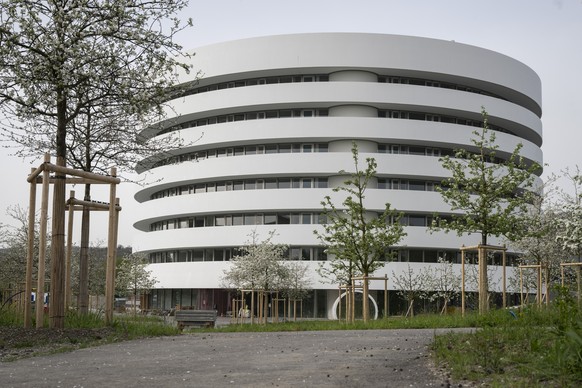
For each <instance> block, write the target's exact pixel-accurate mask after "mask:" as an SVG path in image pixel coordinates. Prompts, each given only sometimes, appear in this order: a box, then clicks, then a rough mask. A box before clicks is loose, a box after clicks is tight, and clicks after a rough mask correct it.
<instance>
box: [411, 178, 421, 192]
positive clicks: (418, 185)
mask: <svg viewBox="0 0 582 388" xmlns="http://www.w3.org/2000/svg"><path fill="white" fill-rule="evenodd" d="M408 189H409V190H416V191H425V185H424V181H412V180H411V181H408Z"/></svg>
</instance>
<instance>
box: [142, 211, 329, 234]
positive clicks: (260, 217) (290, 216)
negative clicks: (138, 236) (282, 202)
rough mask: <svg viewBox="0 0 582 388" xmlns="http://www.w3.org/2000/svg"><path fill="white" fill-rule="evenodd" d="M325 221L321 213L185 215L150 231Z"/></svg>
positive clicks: (157, 225)
mask: <svg viewBox="0 0 582 388" xmlns="http://www.w3.org/2000/svg"><path fill="white" fill-rule="evenodd" d="M325 223H326V218H325V216H324V215H322V214H320V213H283V212H281V213H238V214H220V215H210V216H199V217H185V218H176V219H171V220H164V221H159V222H154V223H153V224H151V225H150V231H156V230H167V229H182V228H203V227H211V226H240V225H290V224H303V225H309V224H325Z"/></svg>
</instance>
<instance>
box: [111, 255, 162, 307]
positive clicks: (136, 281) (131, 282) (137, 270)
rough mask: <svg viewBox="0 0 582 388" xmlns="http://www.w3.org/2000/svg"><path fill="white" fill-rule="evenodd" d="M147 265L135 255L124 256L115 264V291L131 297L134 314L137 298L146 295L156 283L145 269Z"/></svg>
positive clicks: (141, 256)
mask: <svg viewBox="0 0 582 388" xmlns="http://www.w3.org/2000/svg"><path fill="white" fill-rule="evenodd" d="M147 264H148V260H147V258H146V257H145V256H144V255H141V254H137V253H132V254H129V255H125V256H124V257H123V258H122V259H121V260H120V261H119V262H118V264H117V270H116V272H117V274H116V276H117V278H116V282H115V289H116V291H117V293H118V294H119V295H131V296H133V301H134V304H133V306H134V312H135V307H136V306H137V300H138V297H139V296H140V295H141V294H143V293H148V292H149V291H150V290H151V289H152V288H154V287H155V285H156V283H157V282H158V281H157V280H156V278H155V277H153V276H152V274H151V271H150V270H148V269H147V268H146V266H147Z"/></svg>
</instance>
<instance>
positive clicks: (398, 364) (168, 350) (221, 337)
mask: <svg viewBox="0 0 582 388" xmlns="http://www.w3.org/2000/svg"><path fill="white" fill-rule="evenodd" d="M434 334H435V330H433V329H427V330H369V331H359V330H358V331H324V332H286V333H211V334H206V333H204V334H202V333H199V334H196V333H194V334H188V335H182V336H179V337H164V338H153V339H145V340H137V341H128V342H122V343H117V344H110V345H105V346H100V347H95V348H89V349H81V350H77V351H74V352H71V353H63V354H54V355H50V356H44V357H36V358H31V359H24V360H19V361H15V362H9V363H2V364H0V386H2V387H103V386H106V387H142V388H143V387H241V386H242V387H425V386H437V387H438V386H447V384H448V381H446V378H444V377H442V376H440V377H437V375H435V374H434V373H433V371H432V370H431V368H430V361H429V350H428V345H429V344H430V343H431V341H432V338H433V336H434Z"/></svg>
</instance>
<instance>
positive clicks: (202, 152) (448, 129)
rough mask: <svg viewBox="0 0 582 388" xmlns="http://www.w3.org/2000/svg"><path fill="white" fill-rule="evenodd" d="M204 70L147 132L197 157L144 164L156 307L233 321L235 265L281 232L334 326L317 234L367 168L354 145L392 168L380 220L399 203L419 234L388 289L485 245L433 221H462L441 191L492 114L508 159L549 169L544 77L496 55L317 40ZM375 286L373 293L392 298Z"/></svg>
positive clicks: (319, 311)
mask: <svg viewBox="0 0 582 388" xmlns="http://www.w3.org/2000/svg"><path fill="white" fill-rule="evenodd" d="M190 61H191V63H192V66H193V69H194V72H193V74H194V73H196V71H200V72H201V74H202V77H201V78H200V80H199V81H197V82H192V81H194V80H195V78H194V77H195V76H194V75H193V74H191V75H186V74H184V75H182V76H181V82H184V83H192V87H191V88H190V89H189V90H188V92H186V93H184V95H182V96H180V97H177V98H175V99H174V100H172V101H171V106H172V109H171V110H169V111H168V119H167V120H165V121H164V122H162V123H160V126H159V127H156V129H155V130H148V131H146V132H145V133H147V134H148V136H160V137H163V136H173V135H176V136H179V138H180V139H182V141H183V142H184V144H185V145H184V146H183V147H180V148H179V149H174V150H170V151H169V152H166V153H164V154H163V155H158V156H157V157H156V158H152V159H148V160H143V161H142V162H141V163H140V165H139V166H138V172H139V173H143V174H144V178H145V180H146V181H148V182H150V184H149V185H147V186H146V187H145V188H143V189H142V190H140V191H138V192H137V193H136V195H135V198H136V200H137V201H138V202H139V203H140V214H141V218H140V219H139V220H138V221H137V222H136V223H135V227H136V228H137V229H138V230H140V231H143V232H147V233H142V234H141V235H140V237H139V238H138V239H137V241H135V243H134V246H135V248H136V249H137V250H138V251H140V252H142V253H145V254H147V255H149V258H150V263H151V264H150V266H149V269H150V270H152V271H153V275H154V276H155V277H156V279H157V280H158V283H157V286H156V289H155V290H154V292H153V293H152V294H151V296H150V305H151V307H155V308H162V309H167V308H170V307H173V306H175V305H182V306H193V307H194V308H201V309H206V308H216V309H218V310H219V313H220V314H225V313H226V312H227V311H230V298H231V296H229V294H228V291H227V290H224V289H223V287H222V284H221V277H222V276H223V273H224V270H226V269H228V268H229V265H230V263H229V260H230V258H231V257H232V256H233V255H235V254H236V253H235V252H236V249H237V248H238V247H240V246H242V245H245V243H246V242H248V240H249V235H250V234H251V233H252V232H253V231H256V233H257V234H258V235H259V237H262V238H266V237H267V235H268V233H269V232H270V231H273V230H274V231H275V233H276V234H275V237H274V239H273V242H275V243H282V244H287V245H289V260H303V262H304V263H306V264H307V265H308V266H309V268H310V269H311V270H312V271H311V273H310V276H311V286H312V288H313V291H312V292H311V293H310V295H309V298H308V300H306V301H305V302H304V316H312V317H331V316H333V311H332V306H333V305H334V303H335V301H336V299H337V296H338V291H337V285H334V284H330V283H329V281H327V280H325V279H321V278H320V277H319V276H318V274H317V271H316V268H317V267H318V266H319V265H320V264H321V263H322V262H325V260H326V254H325V251H324V249H323V247H322V246H321V245H320V242H319V241H318V239H317V237H316V236H315V235H314V233H313V231H314V230H315V229H318V230H321V229H322V226H321V222H323V220H322V218H321V216H320V213H321V211H322V206H321V201H322V200H323V198H324V197H325V196H326V195H333V192H332V190H333V188H334V187H337V186H338V185H340V184H341V183H342V182H343V180H344V178H345V177H342V176H341V175H339V174H338V171H340V170H345V171H352V170H353V160H352V155H351V147H352V142H354V141H355V142H356V144H357V145H358V148H359V152H360V155H361V157H362V158H365V157H373V158H375V160H376V162H377V165H378V166H377V180H376V181H375V182H374V187H372V188H370V189H369V190H368V192H366V203H365V206H366V208H367V209H368V210H369V211H372V212H374V211H378V212H380V211H382V210H383V208H384V204H385V203H386V202H388V203H390V204H391V206H392V207H393V208H395V209H397V210H398V211H400V212H402V213H403V214H404V217H403V220H402V222H403V223H404V225H405V231H406V233H407V236H406V237H405V238H404V239H403V240H402V241H401V243H400V245H399V246H398V247H393V249H395V250H397V252H398V255H397V256H398V257H397V259H396V260H395V261H392V262H388V263H386V264H385V266H384V267H383V268H382V269H380V270H378V271H377V272H376V273H375V274H374V276H379V277H382V276H384V274H387V275H388V277H389V278H390V277H392V274H393V273H398V272H399V271H404V270H405V268H408V266H410V267H411V268H413V269H416V270H420V268H422V267H425V266H430V265H435V264H434V263H436V262H437V258H439V257H446V258H448V259H451V260H453V261H456V260H458V251H459V247H460V246H461V245H463V244H464V245H474V244H477V243H478V242H479V237H478V236H477V235H466V236H460V237H459V236H457V235H456V234H454V233H448V234H447V233H444V232H432V233H431V232H430V231H429V229H428V225H429V224H430V222H431V219H432V218H431V217H432V216H433V215H434V214H435V213H438V214H442V215H446V214H450V213H451V210H450V208H449V207H448V206H447V205H446V204H445V203H444V202H443V200H442V199H441V196H440V194H439V193H438V192H437V191H435V185H438V184H439V183H440V182H441V181H442V179H443V178H445V177H447V176H448V172H447V171H446V170H444V169H443V168H442V166H441V163H440V162H439V157H441V156H444V155H452V154H453V151H454V150H455V149H459V148H470V147H471V144H472V143H471V138H472V136H473V131H474V130H475V129H477V128H480V127H482V124H483V123H482V117H481V109H482V107H484V108H485V109H486V110H487V112H488V114H489V126H490V128H491V130H493V131H495V134H496V142H497V144H498V145H499V150H498V156H501V157H503V155H509V154H510V153H511V152H512V151H513V150H514V148H515V147H516V145H517V144H519V143H521V144H522V145H523V148H522V151H521V154H522V156H524V158H525V159H526V160H527V161H531V162H537V163H539V164H540V165H542V164H543V161H542V151H541V148H540V147H541V145H542V124H541V83H540V79H539V77H538V76H537V75H536V74H535V72H534V71H533V70H531V69H530V68H529V67H527V66H525V65H524V64H522V63H521V62H518V61H516V60H514V59H512V58H509V57H507V56H505V55H502V54H499V53H496V52H492V51H489V50H485V49H481V48H477V47H473V46H468V45H464V44H459V43H455V42H452V41H441V40H434V39H427V38H416V37H408V36H395V35H381V34H360V33H316V34H297V35H281V36H269V37H260V38H252V39H244V40H238V41H232V42H226V43H220V44H214V45H210V46H206V47H202V48H199V49H197V50H196V53H195V55H194V56H192V57H191V59H190ZM493 243H495V241H493ZM493 271H500V269H499V268H496V267H493ZM377 283H378V284H375V282H372V283H371V288H372V289H373V290H377V292H376V294H374V295H375V296H376V297H377V298H380V299H381V298H382V297H383V296H381V295H380V294H382V295H383V292H379V291H378V290H381V289H382V290H383V288H384V284H383V282H377ZM380 283H382V284H380ZM492 287H496V286H495V285H492ZM389 288H390V289H391V290H394V289H395V286H394V284H393V283H391V282H390V281H389ZM379 305H382V303H381V302H380V303H379Z"/></svg>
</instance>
